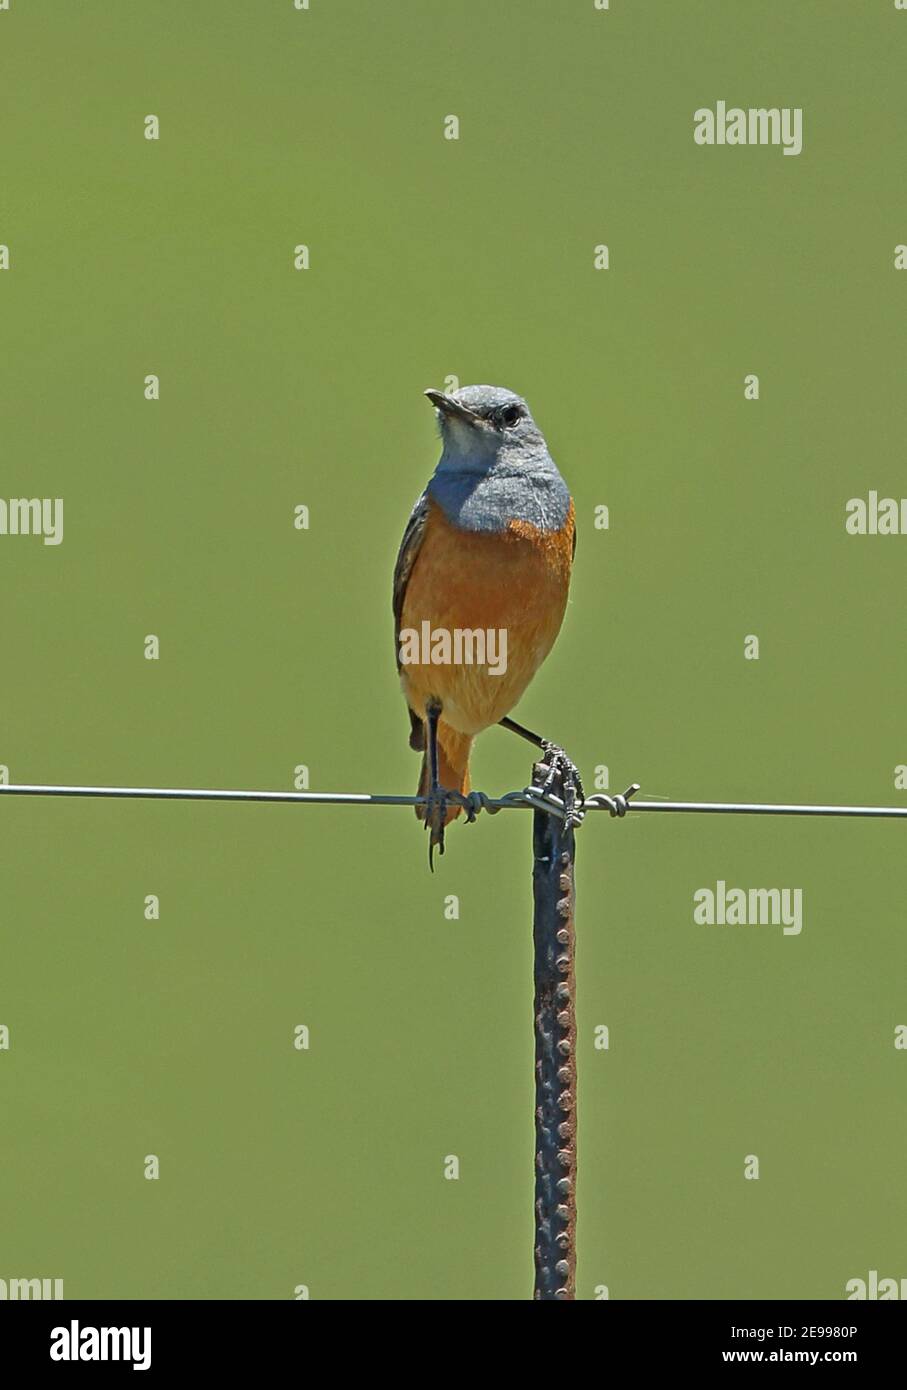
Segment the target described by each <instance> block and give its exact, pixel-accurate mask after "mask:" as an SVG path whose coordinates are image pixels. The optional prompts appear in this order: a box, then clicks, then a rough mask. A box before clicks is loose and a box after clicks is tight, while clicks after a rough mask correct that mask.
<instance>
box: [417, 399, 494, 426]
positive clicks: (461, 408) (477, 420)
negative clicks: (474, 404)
mask: <svg viewBox="0 0 907 1390" xmlns="http://www.w3.org/2000/svg"><path fill="white" fill-rule="evenodd" d="M425 394H426V396H427V397H428V399H429V400H430V401H431V403H432V405H434V406H437V408H438V410H440V412H441V414H442V415H453V416H455V417H456V418H457V419H459V420H465V421H466V422H467V424H470V425H483V424H484V423H485V422H484V420H483V419H482V417H481V415H476V413H475V411H473V410H469V409H468V408H467V407H466V406H465V405H461V404H460V402H459V401H455V400H454V398H453V396H445V394H444V392H443V391H426V392H425Z"/></svg>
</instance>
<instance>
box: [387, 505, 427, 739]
mask: <svg viewBox="0 0 907 1390" xmlns="http://www.w3.org/2000/svg"><path fill="white" fill-rule="evenodd" d="M427 518H428V494H427V492H423V494H422V496H421V497H420V498H419V500H418V502H417V503H416V505H415V506H414V507H413V509H412V512H411V514H410V518H409V521H408V522H407V523H406V530H405V531H404V532H403V539H402V541H401V542H400V549H399V550H398V551H397V563H396V564H395V565H394V650H395V653H396V657H397V670H398V671H399V670H400V623H401V621H402V617H403V600H404V598H405V596H406V586H407V584H408V583H409V577H410V575H411V574H412V570H413V565H414V564H415V563H416V556H417V555H418V554H419V551H420V549H421V547H422V541H423V539H424V536H425V523H426V520H427ZM409 720H410V735H409V743H410V747H411V748H416V749H419V748H424V747H425V731H424V729H423V725H422V720H421V718H420V716H419V715H418V714H416V713H415V711H414V710H410V712H409Z"/></svg>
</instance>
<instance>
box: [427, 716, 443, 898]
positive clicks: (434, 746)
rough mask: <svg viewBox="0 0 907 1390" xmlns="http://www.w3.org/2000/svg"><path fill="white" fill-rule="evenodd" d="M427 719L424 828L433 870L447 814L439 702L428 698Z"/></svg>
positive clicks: (440, 848)
mask: <svg viewBox="0 0 907 1390" xmlns="http://www.w3.org/2000/svg"><path fill="white" fill-rule="evenodd" d="M425 717H426V720H427V721H428V778H429V786H428V797H427V800H426V803H425V828H426V830H427V831H428V832H429V841H428V867H429V868H430V869H431V870H432V871H434V867H435V866H434V864H433V862H432V859H433V856H434V850H435V845H437V846H438V852H439V854H443V853H444V821H445V819H446V816H447V795H446V792H445V790H444V788H443V787H442V786H441V784H440V782H439V780H438V720H439V719H440V718H441V702H440V701H439V700H429V701H428V703H427V705H426V706H425Z"/></svg>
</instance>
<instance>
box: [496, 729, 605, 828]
mask: <svg viewBox="0 0 907 1390" xmlns="http://www.w3.org/2000/svg"><path fill="white" fill-rule="evenodd" d="M500 722H501V724H502V725H503V727H504V728H505V729H509V730H510V731H511V733H514V734H518V735H519V736H520V738H524V739H525V740H526V742H527V743H531V744H533V745H534V746H535V747H536V748H541V750H542V752H543V753H544V755H545V757H544V764H545V766H546V767H547V768H548V773H547V775H546V777H545V780H544V782H543V783H542V786H541V789H539V788H538V787H535V788H533V792H534V794H535V795H538V792H539V790H541V793H542V795H543V796H544V795H546V794H552V793H551V789H552V787H553V786H554V783H555V782H556V781H557V780H558V778H560V783H561V786H562V788H563V792H564V811H565V814H566V821H567V825H568V826H575V825H579V824H580V823H581V821H582V819H583V810H582V808H583V802H584V801H585V799H586V794H585V792H584V791H583V779H582V778H581V777H580V775H579V768H578V767H577V766H576V763H575V762H574V761H573V759H572V758H569V757H568V756H567V754H566V753H565V752H564V750H563V748H561V747H560V745H559V744H557V743H552V742H551V740H550V739H547V738H542V737H541V735H540V734H534V733H533V732H532V730H531V729H527V728H524V726H523V725H522V724H518V723H517V722H516V720H515V719H502V720H501V721H500Z"/></svg>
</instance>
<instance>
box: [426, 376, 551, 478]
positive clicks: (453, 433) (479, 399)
mask: <svg viewBox="0 0 907 1390" xmlns="http://www.w3.org/2000/svg"><path fill="white" fill-rule="evenodd" d="M425 394H426V396H427V397H428V399H429V400H430V401H431V403H432V405H433V406H434V407H435V411H436V413H437V417H438V425H439V427H440V430H441V439H442V441H443V444H444V452H445V455H447V456H448V458H449V459H450V460H451V462H453V461H458V462H459V463H460V465H461V466H462V467H463V468H464V469H466V470H471V469H475V470H476V471H482V472H484V471H486V470H487V469H489V468H491V467H493V466H494V464H495V462H496V461H497V460H498V459H500V458H516V457H518V456H519V455H520V454H521V453H523V452H525V453H527V454H534V453H537V452H538V451H539V450H542V451H544V450H545V440H544V438H543V437H542V433H541V431H540V429H539V427H538V425H537V424H536V423H535V421H534V420H533V418H532V416H531V414H530V413H529V407H528V405H527V404H526V402H525V401H524V400H523V398H522V396H518V395H517V394H516V393H515V392H514V391H508V390H507V389H506V388H505V387H503V386H461V387H460V388H459V390H457V391H452V392H451V393H450V394H449V395H447V394H445V392H443V391H426V392H425Z"/></svg>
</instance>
